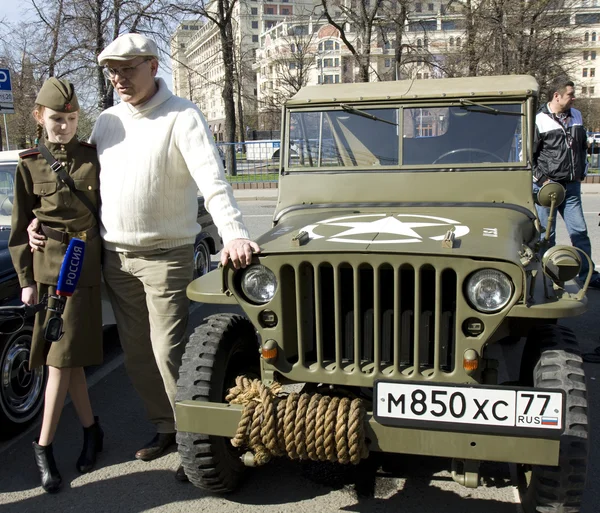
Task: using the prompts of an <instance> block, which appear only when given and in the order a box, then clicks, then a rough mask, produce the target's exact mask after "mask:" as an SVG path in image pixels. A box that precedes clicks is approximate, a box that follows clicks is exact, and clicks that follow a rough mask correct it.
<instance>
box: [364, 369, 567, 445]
mask: <svg viewBox="0 0 600 513" xmlns="http://www.w3.org/2000/svg"><path fill="white" fill-rule="evenodd" d="M374 399H375V400H374V407H373V408H374V416H375V420H377V422H379V423H380V424H384V425H391V426H401V427H418V428H426V429H427V428H428V429H442V430H444V429H447V430H452V431H469V432H474V433H478V432H491V433H495V432H496V433H497V432H505V433H508V432H510V433H514V434H519V435H523V436H539V435H540V434H543V436H549V437H558V436H560V434H561V433H562V432H563V430H564V401H565V393H564V392H563V391H562V390H540V389H531V388H528V389H525V388H518V389H516V388H507V387H498V386H495V387H490V386H467V385H446V384H437V383H431V384H430V383H427V384H424V383H414V384H413V383H393V382H389V381H378V382H377V383H375V397H374Z"/></svg>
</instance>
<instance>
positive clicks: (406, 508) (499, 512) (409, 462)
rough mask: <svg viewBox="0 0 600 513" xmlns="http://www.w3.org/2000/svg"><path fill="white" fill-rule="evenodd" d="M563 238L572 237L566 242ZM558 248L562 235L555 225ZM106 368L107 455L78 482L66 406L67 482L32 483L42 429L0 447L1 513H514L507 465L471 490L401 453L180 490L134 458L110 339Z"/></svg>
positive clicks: (590, 215)
mask: <svg viewBox="0 0 600 513" xmlns="http://www.w3.org/2000/svg"><path fill="white" fill-rule="evenodd" d="M240 205H241V207H242V210H243V213H244V216H245V219H246V222H247V224H248V226H249V229H250V231H251V234H252V236H253V237H255V236H257V235H258V234H260V233H261V232H263V231H265V230H266V229H268V227H269V226H270V215H271V213H272V211H273V208H274V203H273V202H240ZM584 208H585V211H586V212H587V214H586V218H587V220H588V226H589V228H590V235H591V237H592V241H593V250H594V253H595V254H596V255H598V260H600V228H599V227H598V224H597V223H598V212H599V211H600V195H586V196H585V197H584ZM567 240H568V239H567ZM559 241H564V242H566V240H565V239H564V228H562V227H561V226H560V224H559ZM588 297H589V309H588V312H587V313H586V314H584V315H583V316H581V317H578V318H576V319H571V320H568V321H565V322H564V324H566V325H569V326H570V327H571V328H572V329H573V330H575V332H576V334H577V336H578V338H579V341H580V343H581V345H582V347H583V350H584V351H591V350H593V348H595V347H596V346H597V345H598V343H599V340H598V330H597V326H598V322H597V312H598V311H599V308H600V291H590V292H589V294H588ZM214 312H215V308H213V307H209V306H206V305H203V306H197V305H195V306H194V307H192V311H191V318H192V321H191V324H192V325H194V324H196V323H198V322H200V321H201V319H202V318H203V317H205V316H206V315H210V314H211V313H214ZM107 339H108V340H107V345H106V359H105V363H104V365H103V366H101V367H98V368H95V369H91V372H90V373H89V383H90V387H91V388H90V394H91V397H92V404H93V405H94V409H95V414H96V415H99V416H100V419H101V423H102V425H103V427H104V430H105V433H106V438H105V450H104V452H103V453H102V454H101V455H100V457H99V460H98V464H97V468H96V469H95V470H94V471H93V472H91V473H90V474H87V475H79V474H78V473H77V471H76V470H75V461H76V459H77V456H78V454H79V450H80V446H81V440H82V432H81V428H80V427H79V425H78V422H77V419H76V416H75V413H74V410H73V407H72V405H70V404H69V405H67V406H66V408H65V411H64V414H63V417H62V419H61V424H60V427H59V432H58V435H57V438H56V440H55V455H56V459H57V463H58V465H59V468H60V469H61V473H62V476H63V483H64V484H63V490H62V491H61V492H60V493H59V494H56V495H52V496H51V495H48V494H45V493H44V492H43V491H42V489H41V488H40V487H39V485H38V476H37V473H36V469H35V466H34V462H33V456H32V449H31V440H32V439H33V437H34V436H35V435H36V434H37V432H38V430H39V424H37V425H34V426H32V428H31V429H30V430H29V431H28V432H26V433H23V434H22V435H21V436H19V437H16V438H14V439H12V440H10V441H8V442H4V443H2V444H0V511H1V512H2V513H13V512H14V513H26V512H32V513H33V512H35V513H45V512H53V513H54V512H70V511H73V512H78V513H79V512H86V513H87V512H89V513H105V512H111V513H112V512H128V513H129V512H147V511H152V512H161V513H163V512H164V513H175V512H188V511H189V512H192V511H193V512H204V511H206V512H209V511H211V512H212V511H217V512H224V513H228V512H244V513H252V512H288V511H294V512H302V511H308V512H311V513H314V512H315V511H324V512H330V511H363V512H390V513H391V512H394V513H397V512H400V511H402V512H403V513H439V512H440V511H444V512H445V513H479V512H481V511H485V512H486V513H516V512H517V511H518V507H517V505H516V502H517V501H516V499H515V491H514V488H513V486H512V485H511V482H510V478H509V472H508V467H507V466H506V465H503V464H486V465H484V467H483V469H482V476H483V485H482V486H480V487H479V488H477V489H475V490H471V489H467V488H464V487H462V486H460V485H458V484H456V483H454V481H453V480H452V478H451V476H450V474H449V472H448V471H447V469H448V468H449V461H448V460H445V459H441V458H427V459H426V458H417V457H412V456H404V455H392V456H386V457H376V458H374V459H373V461H372V462H369V461H368V462H366V463H364V464H362V465H361V466H359V467H357V468H342V467H336V466H331V467H322V466H315V465H313V464H299V463H293V462H288V461H285V460H280V461H276V462H273V463H271V464H269V465H267V466H265V467H263V468H260V469H250V470H249V472H248V479H247V481H246V484H245V486H244V487H243V488H242V489H241V490H240V491H239V492H238V493H236V494H233V495H230V496H227V497H219V496H210V495H207V494H206V493H204V492H202V491H201V490H198V489H196V488H194V487H193V486H192V485H190V484H189V483H179V482H177V481H175V479H174V478H173V471H174V470H175V469H176V468H177V466H178V464H179V458H178V456H177V454H176V452H171V453H170V454H167V455H165V456H163V457H161V458H159V459H157V460H155V461H153V462H148V463H145V462H140V461H136V460H135V459H134V458H133V454H134V453H135V451H136V450H137V449H138V448H139V447H140V446H141V445H142V444H143V443H145V442H146V441H147V440H149V439H150V438H151V437H152V436H153V430H152V428H151V426H150V425H148V423H147V422H145V421H144V413H143V411H142V406H141V404H140V401H139V400H138V398H137V396H136V395H135V393H134V391H133V389H132V387H131V385H130V383H129V381H128V378H127V376H126V374H125V371H124V368H123V365H122V354H121V352H120V349H119V348H118V344H117V343H116V341H115V340H114V339H112V338H111V336H110V334H108V336H107ZM586 373H587V378H588V394H589V412H590V413H591V416H592V419H591V422H592V426H593V427H594V426H600V389H599V384H598V383H599V382H600V365H598V364H596V365H594V364H586ZM599 429H600V428H596V429H594V428H592V430H591V433H590V436H591V439H592V444H591V447H592V449H591V452H590V466H589V474H588V483H587V490H586V496H585V505H584V507H583V509H582V513H595V512H596V511H597V510H598V507H597V505H598V504H600V490H598V488H594V487H593V484H594V483H598V482H599V480H600V449H598V447H597V444H596V446H594V443H593V441H594V440H595V439H598V433H599Z"/></svg>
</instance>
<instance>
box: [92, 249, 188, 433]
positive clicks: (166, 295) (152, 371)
mask: <svg viewBox="0 0 600 513" xmlns="http://www.w3.org/2000/svg"><path fill="white" fill-rule="evenodd" d="M193 251H194V250H193V246H192V245H191V244H190V245H186V246H180V247H178V248H173V249H158V250H154V251H151V252H126V253H120V252H116V251H110V250H104V262H103V272H104V281H105V282H106V288H107V290H108V294H109V296H110V300H111V303H112V307H113V310H114V313H115V319H116V321H117V329H118V331H119V338H120V339H121V346H122V347H123V352H124V353H125V368H126V369H127V373H128V374H129V378H130V379H131V381H132V383H133V386H134V387H135V389H136V390H137V392H138V394H139V395H140V397H141V398H142V401H143V403H144V407H145V408H146V413H147V415H148V418H149V420H150V422H152V423H153V424H154V425H155V426H156V430H157V432H159V433H172V432H174V431H175V421H174V408H175V394H176V392H177V378H178V375H179V367H180V365H181V358H182V355H183V352H184V350H185V344H186V328H187V322H188V312H189V300H188V298H187V296H186V293H185V291H186V287H187V286H188V284H189V283H190V281H191V279H192V266H193Z"/></svg>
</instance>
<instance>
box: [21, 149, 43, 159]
mask: <svg viewBox="0 0 600 513" xmlns="http://www.w3.org/2000/svg"><path fill="white" fill-rule="evenodd" d="M39 154H40V150H38V149H37V148H30V149H28V150H25V151H22V152H21V153H19V158H21V159H24V158H25V157H33V156H34V155H39Z"/></svg>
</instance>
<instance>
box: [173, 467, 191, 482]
mask: <svg viewBox="0 0 600 513" xmlns="http://www.w3.org/2000/svg"><path fill="white" fill-rule="evenodd" d="M175 479H176V480H177V481H181V482H182V483H187V482H188V481H189V479H188V476H187V475H186V473H185V470H184V468H183V465H179V468H178V469H177V470H176V471H175Z"/></svg>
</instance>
